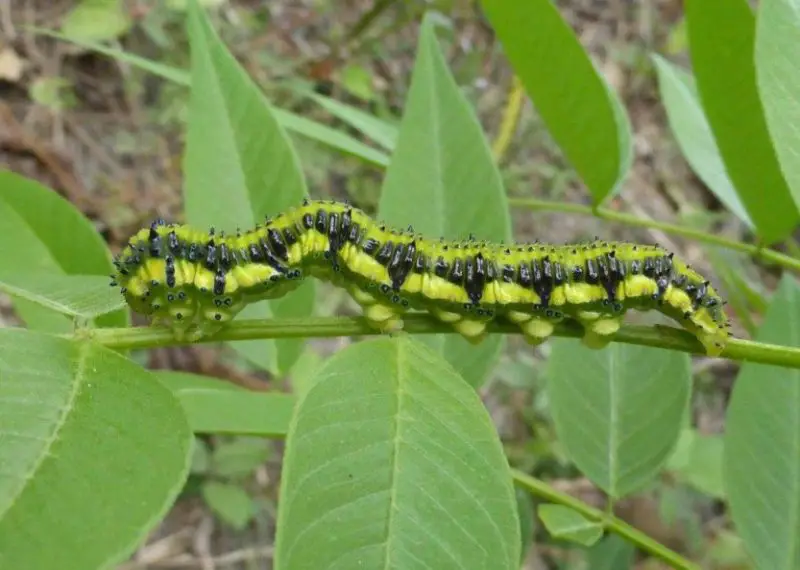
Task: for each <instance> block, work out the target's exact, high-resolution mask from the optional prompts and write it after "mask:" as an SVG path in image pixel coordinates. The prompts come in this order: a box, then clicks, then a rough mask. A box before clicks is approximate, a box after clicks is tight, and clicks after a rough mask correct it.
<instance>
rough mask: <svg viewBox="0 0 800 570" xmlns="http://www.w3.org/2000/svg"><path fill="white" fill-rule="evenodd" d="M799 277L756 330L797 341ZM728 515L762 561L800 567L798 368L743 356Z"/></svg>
mask: <svg viewBox="0 0 800 570" xmlns="http://www.w3.org/2000/svg"><path fill="white" fill-rule="evenodd" d="M797 315H800V283H798V281H797V279H796V278H794V277H793V276H791V275H789V274H784V277H783V279H782V280H781V284H780V286H779V287H778V292H777V293H776V295H775V296H774V297H773V300H772V303H771V304H770V306H769V309H768V310H767V314H766V316H765V318H764V323H763V325H762V326H761V329H760V331H759V333H758V335H757V336H756V340H757V341H759V342H773V343H778V344H782V345H786V346H800V320H798V318H797ZM725 432H726V435H725V454H724V461H723V472H724V477H725V488H726V490H727V494H728V500H729V503H730V508H731V512H732V517H733V522H734V524H735V525H736V529H737V530H738V532H739V534H740V535H741V537H742V539H743V540H744V542H745V545H746V546H747V549H748V551H749V552H750V554H751V555H752V557H753V560H754V561H755V563H756V565H757V566H758V567H759V568H769V569H770V570H797V569H798V568H800V372H798V371H797V370H790V369H787V368H780V367H778V366H768V365H765V364H755V363H752V362H746V363H744V364H743V365H742V369H741V372H740V373H739V377H738V378H737V379H736V383H735V384H734V386H733V394H732V396H731V401H730V404H729V405H728V414H727V418H726V422H725Z"/></svg>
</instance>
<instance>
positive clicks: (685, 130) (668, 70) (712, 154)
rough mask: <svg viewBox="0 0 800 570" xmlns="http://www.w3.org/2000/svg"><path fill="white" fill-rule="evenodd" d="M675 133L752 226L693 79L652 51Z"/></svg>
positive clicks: (696, 166)
mask: <svg viewBox="0 0 800 570" xmlns="http://www.w3.org/2000/svg"><path fill="white" fill-rule="evenodd" d="M652 58H653V61H654V62H655V65H656V71H657V72H658V85H659V89H660V91H661V97H662V99H663V101H664V107H665V108H666V110H667V118H668V119H669V125H670V128H671V129H672V133H673V134H674V135H675V138H676V140H677V141H678V145H680V147H681V151H682V152H683V156H684V158H686V161H687V162H688V163H689V164H690V165H691V167H692V170H694V172H695V173H696V174H697V175H698V176H699V177H700V179H701V180H702V181H703V182H704V183H705V185H706V186H708V188H709V189H710V190H711V191H712V192H713V193H714V195H715V196H716V197H717V198H719V200H720V202H722V203H723V204H725V206H726V207H727V208H728V209H729V210H730V211H731V212H733V213H734V214H735V215H736V217H738V218H739V219H740V220H742V221H743V222H745V223H746V224H747V225H748V226H750V227H751V228H752V227H753V222H752V221H751V220H750V216H748V215H747V211H746V210H745V208H744V206H743V205H742V202H741V200H740V199H739V195H738V194H737V193H736V188H734V187H733V183H732V182H731V180H730V178H728V173H727V171H726V170H725V164H724V163H723V162H722V157H721V156H720V154H719V149H718V148H717V143H716V141H714V135H713V134H712V133H711V127H710V126H709V125H708V120H707V119H706V116H705V114H704V113H703V108H702V107H701V106H700V100H699V99H698V96H697V89H696V87H695V84H694V79H693V78H692V76H691V75H690V74H689V73H687V72H686V71H684V70H682V69H680V68H678V67H677V66H675V65H673V64H672V63H670V62H669V61H667V60H666V59H664V58H662V57H659V56H658V55H655V54H653V55H652Z"/></svg>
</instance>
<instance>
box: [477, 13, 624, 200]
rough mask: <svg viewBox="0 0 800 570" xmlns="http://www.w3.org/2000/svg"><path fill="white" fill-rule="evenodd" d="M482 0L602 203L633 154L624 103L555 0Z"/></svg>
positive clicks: (553, 129)
mask: <svg viewBox="0 0 800 570" xmlns="http://www.w3.org/2000/svg"><path fill="white" fill-rule="evenodd" d="M481 4H482V6H483V8H484V10H485V11H486V15H487V17H488V18H489V21H490V22H491V24H492V27H493V28H494V30H495V32H496V33H497V36H498V38H499V40H500V42H501V43H502V45H503V50H504V51H505V54H506V57H507V58H508V60H509V62H510V63H511V66H512V67H513V68H514V72H515V73H516V74H517V76H518V77H519V79H520V80H521V81H522V84H523V85H524V86H525V91H526V92H527V94H528V95H529V96H530V98H531V100H532V101H533V103H534V105H535V106H536V110H537V111H538V112H539V115H540V116H541V117H542V120H543V121H544V123H545V125H547V129H548V130H549V132H550V134H551V135H552V136H553V139H554V140H555V141H556V142H557V143H558V145H559V147H561V150H562V151H563V152H564V155H565V156H566V157H567V159H568V160H569V161H570V162H571V163H572V165H573V167H574V168H575V170H576V171H577V173H578V174H579V175H580V177H581V178H582V179H583V181H584V183H585V184H586V186H587V187H588V188H589V190H590V192H591V194H592V197H593V199H594V202H595V204H600V203H601V202H602V201H603V200H605V199H606V198H607V197H609V196H611V195H613V194H614V193H616V192H617V191H618V190H619V189H620V187H621V184H622V181H623V179H624V178H625V176H626V175H627V173H628V170H629V169H630V166H631V162H632V160H633V150H632V145H631V128H630V123H629V121H628V118H627V115H626V114H625V112H624V107H623V106H622V103H621V102H620V101H619V99H618V97H617V96H616V95H615V94H614V92H613V90H612V89H611V88H610V86H609V85H608V84H607V83H606V81H605V79H604V78H603V77H602V76H601V75H600V74H599V73H598V71H597V70H596V69H595V67H594V65H593V64H592V62H591V60H590V59H589V56H588V54H587V53H586V51H585V50H584V49H583V47H582V46H581V44H580V42H579V41H578V38H577V37H576V35H575V32H574V31H573V30H572V29H571V28H570V27H569V25H568V24H567V22H565V21H564V19H563V18H562V17H561V15H560V14H559V12H558V8H557V7H556V6H555V5H554V3H553V2H552V0H528V1H526V2H516V1H514V0H483V1H482V2H481Z"/></svg>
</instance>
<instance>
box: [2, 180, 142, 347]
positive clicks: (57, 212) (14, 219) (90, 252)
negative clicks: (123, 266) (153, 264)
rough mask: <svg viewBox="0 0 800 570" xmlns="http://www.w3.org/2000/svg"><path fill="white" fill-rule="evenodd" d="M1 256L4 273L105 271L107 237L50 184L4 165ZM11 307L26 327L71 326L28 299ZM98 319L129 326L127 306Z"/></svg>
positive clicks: (53, 329) (108, 260)
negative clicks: (34, 179)
mask: <svg viewBox="0 0 800 570" xmlns="http://www.w3.org/2000/svg"><path fill="white" fill-rule="evenodd" d="M65 236H68V237H69V239H65ZM0 259H2V260H3V267H2V270H0V273H1V274H2V275H3V276H4V277H8V276H11V277H13V276H15V275H24V274H27V273H36V272H39V273H41V272H46V273H53V274H55V275H104V276H108V275H109V274H110V273H111V270H112V265H111V255H110V253H109V251H108V247H107V246H106V243H105V242H104V241H103V238H102V237H101V236H100V234H99V233H98V232H97V230H95V228H94V226H93V225H92V224H91V222H89V220H87V219H86V217H85V216H84V215H83V214H81V213H80V212H79V211H78V210H77V209H76V208H75V207H74V206H73V205H72V204H70V203H69V202H68V201H67V200H65V199H64V198H62V197H61V196H59V195H58V194H57V193H56V192H54V191H53V190H50V189H49V188H46V187H44V186H42V185H41V184H39V183H38V182H35V181H33V180H29V179H27V178H24V177H22V176H19V175H17V174H14V173H12V172H8V171H0ZM14 307H15V308H16V309H17V311H18V312H19V314H20V316H21V318H22V319H23V320H24V321H25V323H26V324H27V325H28V327H29V328H32V329H39V330H45V331H48V332H68V331H69V330H70V329H71V326H70V323H69V321H68V320H67V319H65V318H64V317H63V316H61V315H58V314H55V313H53V312H52V311H51V310H49V309H43V308H42V307H41V306H39V305H36V304H33V303H31V302H29V301H27V300H17V301H15V303H14ZM97 324H98V325H99V326H114V327H124V326H128V324H129V311H128V310H127V309H124V310H119V311H115V312H113V313H110V314H107V315H103V316H101V317H98V319H97Z"/></svg>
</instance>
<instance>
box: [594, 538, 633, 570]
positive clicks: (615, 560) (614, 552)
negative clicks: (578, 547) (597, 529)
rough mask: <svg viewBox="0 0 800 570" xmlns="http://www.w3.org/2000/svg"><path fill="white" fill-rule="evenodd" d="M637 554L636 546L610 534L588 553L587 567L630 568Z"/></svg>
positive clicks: (599, 569)
mask: <svg viewBox="0 0 800 570" xmlns="http://www.w3.org/2000/svg"><path fill="white" fill-rule="evenodd" d="M635 554H636V548H634V546H633V545H632V544H631V543H630V542H628V541H627V540H624V539H622V538H620V537H619V536H617V535H616V534H609V535H608V536H606V537H605V538H604V539H603V540H601V541H600V542H598V543H596V544H594V545H593V546H592V547H591V548H590V549H589V551H588V552H587V553H586V561H587V569H590V570H630V569H631V568H633V557H634V555H635Z"/></svg>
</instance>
